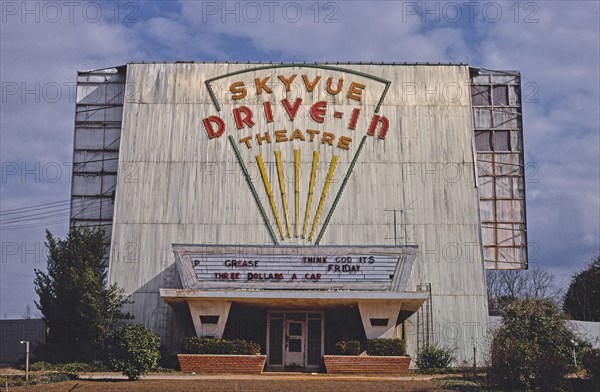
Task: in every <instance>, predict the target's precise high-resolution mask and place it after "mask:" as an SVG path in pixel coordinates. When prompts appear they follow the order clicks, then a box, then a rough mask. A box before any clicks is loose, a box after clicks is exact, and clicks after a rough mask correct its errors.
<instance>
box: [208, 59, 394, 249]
mask: <svg viewBox="0 0 600 392" xmlns="http://www.w3.org/2000/svg"><path fill="white" fill-rule="evenodd" d="M390 84H391V83H390V82H389V81H387V80H385V79H382V78H379V77H377V76H375V75H370V74H366V73H363V72H358V71H355V70H352V69H346V68H340V67H333V66H328V65H305V64H303V65H297V64H281V65H269V66H260V67H256V68H251V69H246V70H243V71H237V72H231V73H227V74H224V75H221V76H218V77H214V78H211V79H208V80H206V81H205V86H206V89H207V91H208V94H209V96H210V101H211V102H212V104H213V107H214V112H212V113H204V114H203V117H202V120H201V123H202V128H203V131H202V132H203V133H204V135H205V136H206V138H207V140H208V142H209V143H218V141H219V140H222V138H223V137H225V136H226V137H227V140H228V141H229V144H230V146H231V148H232V149H233V152H234V154H235V156H236V159H237V161H238V163H239V165H240V168H241V170H242V172H243V174H244V177H245V179H246V182H247V184H248V186H249V187H250V190H251V192H252V196H253V198H254V201H255V203H256V205H257V207H258V209H259V211H260V213H261V216H262V218H263V221H264V223H265V225H266V227H267V229H268V231H269V234H270V237H271V239H272V241H273V243H274V244H279V242H280V241H288V242H293V243H299V242H300V243H302V242H303V243H313V244H319V242H320V241H321V238H322V236H323V234H324V232H325V229H326V227H327V225H328V223H329V221H330V219H331V217H332V215H333V213H334V210H335V207H336V206H337V204H338V201H339V199H340V197H341V196H342V193H343V191H344V188H345V187H346V184H347V182H348V180H349V179H350V177H351V173H352V170H353V168H354V166H355V164H356V162H357V161H358V159H359V156H360V153H361V150H362V149H363V146H364V144H365V142H366V140H367V138H368V137H373V139H375V140H377V141H379V142H384V141H385V139H386V137H388V134H389V131H390V129H391V125H390V120H389V118H388V116H386V115H385V114H383V113H381V112H380V109H381V108H382V104H383V101H384V98H385V96H386V94H387V92H388V90H389V87H390ZM254 161H255V162H256V165H257V167H258V169H259V172H260V179H261V180H262V186H263V187H264V192H262V191H260V190H259V189H257V188H256V187H255V185H254V183H253V181H252V180H251V178H250V175H249V172H248V164H249V162H254ZM323 161H325V162H323ZM327 161H329V162H327ZM287 168H293V175H292V177H293V178H290V176H289V175H287V176H286V174H284V171H286V169H287ZM321 168H327V174H326V176H325V179H324V182H323V183H322V185H321V184H317V183H318V181H317V177H318V172H319V170H320V169H321ZM337 172H340V173H345V174H344V177H343V180H342V181H341V182H337V183H335V181H332V180H333V177H334V175H335V173H337ZM273 177H277V180H275V179H274V178H273ZM305 178H306V179H308V178H309V179H310V180H308V181H306V182H305V181H303V179H305ZM288 180H289V181H288ZM286 182H289V183H287V184H286ZM331 193H334V194H335V196H334V199H331V197H332V196H329V195H330V194H331ZM265 204H268V205H269V206H270V207H271V208H270V212H269V211H268V210H267V209H265V207H264V205H265ZM322 216H325V220H324V222H323V224H322V225H321V227H320V230H318V228H319V223H320V219H321V217H322ZM273 223H275V225H274V226H275V227H276V228H277V231H278V234H279V236H277V235H276V234H275V231H274V230H273ZM299 240H301V241H299Z"/></svg>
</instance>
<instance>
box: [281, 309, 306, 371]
mask: <svg viewBox="0 0 600 392" xmlns="http://www.w3.org/2000/svg"><path fill="white" fill-rule="evenodd" d="M305 340H306V322H305V320H289V319H288V320H286V321H285V355H284V358H285V366H286V367H305V366H306V363H305V361H304V358H305V355H304V353H305V346H306V344H305Z"/></svg>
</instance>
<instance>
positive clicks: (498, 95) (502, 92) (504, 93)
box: [493, 86, 508, 106]
mask: <svg viewBox="0 0 600 392" xmlns="http://www.w3.org/2000/svg"><path fill="white" fill-rule="evenodd" d="M493 94H494V105H498V106H508V86H494V90H493Z"/></svg>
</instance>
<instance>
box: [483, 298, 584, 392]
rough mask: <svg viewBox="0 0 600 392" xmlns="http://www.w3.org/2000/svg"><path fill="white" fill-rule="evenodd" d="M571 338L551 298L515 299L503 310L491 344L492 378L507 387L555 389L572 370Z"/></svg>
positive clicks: (490, 372)
mask: <svg viewBox="0 0 600 392" xmlns="http://www.w3.org/2000/svg"><path fill="white" fill-rule="evenodd" d="M571 340H578V339H577V338H576V336H575V335H574V334H573V333H572V332H571V331H570V330H569V329H567V327H566V325H565V323H564V318H563V316H562V315H561V313H560V311H559V310H558V308H557V307H556V305H554V304H553V303H551V302H550V301H547V300H540V299H524V300H516V301H514V302H512V303H511V304H509V305H507V306H506V307H505V308H504V310H503V315H502V325H501V326H500V328H499V329H498V330H497V331H496V332H495V333H494V335H493V339H492V346H491V352H490V353H491V366H490V370H489V376H490V379H491V381H492V382H493V383H494V384H496V385H497V386H500V387H502V388H508V389H513V390H514V389H527V390H530V389H541V390H548V391H549V390H556V389H557V388H561V384H562V381H563V379H564V376H565V375H566V374H568V373H569V372H571V371H573V370H574V367H573V357H572V355H573V350H572V346H571Z"/></svg>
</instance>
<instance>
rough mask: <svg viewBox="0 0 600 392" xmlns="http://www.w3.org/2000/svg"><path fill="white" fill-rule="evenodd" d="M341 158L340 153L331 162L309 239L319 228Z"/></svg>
mask: <svg viewBox="0 0 600 392" xmlns="http://www.w3.org/2000/svg"><path fill="white" fill-rule="evenodd" d="M339 158H340V157H339V156H338V155H334V156H333V158H331V163H330V164H329V172H328V173H327V178H326V179H325V185H323V192H322V193H321V200H320V201H319V207H318V208H317V213H316V214H315V220H314V221H313V225H312V230H311V231H310V238H309V240H311V241H312V239H313V236H314V235H315V230H316V229H317V224H318V223H319V217H320V216H321V210H323V205H324V204H325V198H326V197H327V191H328V190H329V185H330V184H331V179H332V178H333V173H334V172H335V167H336V166H337V162H338V159H339Z"/></svg>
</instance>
